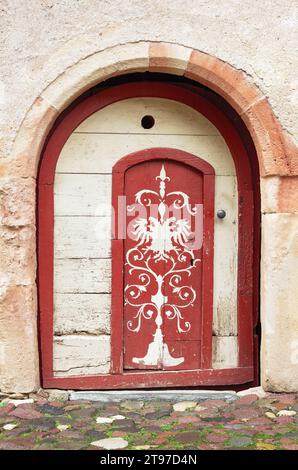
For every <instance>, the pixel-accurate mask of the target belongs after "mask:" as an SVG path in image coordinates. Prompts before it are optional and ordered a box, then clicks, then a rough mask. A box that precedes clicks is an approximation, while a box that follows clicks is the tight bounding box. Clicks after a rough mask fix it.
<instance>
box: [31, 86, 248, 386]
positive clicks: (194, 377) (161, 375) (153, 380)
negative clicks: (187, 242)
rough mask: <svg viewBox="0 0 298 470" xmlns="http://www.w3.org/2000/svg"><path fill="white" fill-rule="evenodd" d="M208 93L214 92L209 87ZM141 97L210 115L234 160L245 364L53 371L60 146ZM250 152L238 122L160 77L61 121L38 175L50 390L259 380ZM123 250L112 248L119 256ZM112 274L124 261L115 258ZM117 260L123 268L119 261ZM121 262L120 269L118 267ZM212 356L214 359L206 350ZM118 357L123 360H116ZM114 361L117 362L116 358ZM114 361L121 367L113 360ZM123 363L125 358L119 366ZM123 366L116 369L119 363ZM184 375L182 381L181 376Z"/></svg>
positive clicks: (42, 322) (44, 366)
mask: <svg viewBox="0 0 298 470" xmlns="http://www.w3.org/2000/svg"><path fill="white" fill-rule="evenodd" d="M206 96H207V93H206ZM135 97H158V98H166V99H171V100H175V101H179V102H181V103H184V104H186V105H188V106H190V107H192V108H194V109H195V110H197V111H199V112H200V113H201V114H203V115H204V116H205V117H206V118H207V119H208V120H209V121H210V122H212V123H213V124H214V125H215V127H217V129H218V130H219V132H220V133H221V134H222V136H223V138H224V139H225V141H226V143H227V145H228V147H229V149H230V152H231V154H232V157H233V159H234V163H235V167H236V174H237V180H238V198H239V243H238V344H239V363H238V367H235V368H230V369H211V368H210V365H209V366H208V367H207V368H205V369H200V370H199V371H154V372H152V373H151V374H150V378H149V377H148V375H149V374H148V371H145V372H138V371H136V372H124V373H123V374H122V373H111V374H105V375H96V376H73V377H54V372H53V335H54V323H53V261H54V256H53V242H54V234H53V227H54V178H55V169H56V164H57V161H58V158H59V155H60V152H61V150H62V148H63V146H64V144H65V142H66V141H67V139H68V137H69V136H70V135H71V133H72V132H73V131H74V129H75V128H76V127H77V126H78V125H79V124H80V123H81V122H82V121H84V120H85V119H86V118H87V117H89V116H90V115H91V114H93V113H95V112H96V111H99V110H100V109H102V108H104V107H105V106H108V105H109V104H112V103H114V102H116V101H121V100H124V99H128V98H135ZM252 176H253V175H252V171H251V167H250V162H249V153H248V151H247V150H246V146H245V145H244V143H243V140H242V138H241V136H240V135H239V133H238V130H237V129H236V127H235V126H234V125H233V124H232V122H231V120H230V119H229V118H228V117H227V116H226V115H225V114H224V113H223V111H221V110H220V109H219V108H218V107H217V106H215V105H214V104H213V103H212V102H211V101H210V100H209V99H208V98H206V97H205V96H202V94H200V95H199V94H196V93H194V92H193V91H191V89H187V88H183V87H180V86H177V85H172V84H169V83H160V82H141V83H128V84H123V85H118V86H114V87H113V88H108V89H105V90H103V91H100V92H98V93H97V94H95V95H91V96H89V97H87V98H86V99H84V100H83V101H81V102H79V103H78V104H77V105H76V106H72V107H70V110H69V112H68V113H67V114H65V116H64V118H63V120H58V121H57V125H56V126H54V128H53V130H52V132H51V134H50V136H49V138H48V140H47V142H46V144H45V147H44V150H43V153H42V157H41V161H40V167H39V174H38V206H37V227H38V297H39V327H40V328H39V329H40V351H41V371H42V384H43V386H44V387H47V388H51V387H52V388H66V389H69V388H73V389H96V388H97V389H113V388H138V387H163V386H166V387H172V386H184V387H186V386H219V385H235V384H244V383H248V382H252V381H253V379H254V363H253V348H254V345H253V300H254V286H256V281H255V280H254V273H256V272H257V270H256V271H254V267H253V261H254V257H253V249H254V231H253V229H254V193H253V191H254V183H253V178H252ZM115 250H116V253H117V249H116V247H115V244H114V247H113V255H114V254H115ZM112 264H113V269H114V271H113V273H115V274H114V275H115V276H117V274H116V273H117V269H120V267H119V263H116V262H115V256H113V262H112ZM115 265H116V266H115ZM117 266H118V267H117ZM207 357H210V356H209V355H208V354H207ZM116 362H117V361H116ZM113 363H114V361H113ZM113 367H115V365H114V366H113ZM118 369H119V364H118ZM116 370H117V367H116ZM176 374H179V380H177V375H176Z"/></svg>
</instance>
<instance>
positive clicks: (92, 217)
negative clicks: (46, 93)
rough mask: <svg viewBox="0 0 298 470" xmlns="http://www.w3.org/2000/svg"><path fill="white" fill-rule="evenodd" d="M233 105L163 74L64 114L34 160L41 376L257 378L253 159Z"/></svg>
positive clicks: (113, 383) (119, 382) (202, 382)
mask: <svg viewBox="0 0 298 470" xmlns="http://www.w3.org/2000/svg"><path fill="white" fill-rule="evenodd" d="M211 98H212V99H211ZM229 112H230V111H229ZM231 116H232V115H229V113H225V112H223V111H222V110H221V108H220V107H219V106H217V105H216V99H215V98H214V97H210V92H206V91H205V90H202V89H201V90H199V91H196V92H195V91H194V89H191V88H186V87H181V86H177V85H171V84H168V83H158V82H156V83H142V84H138V83H132V84H123V85H118V86H114V87H112V88H107V89H104V90H100V91H98V92H97V93H95V94H93V93H91V94H90V96H87V97H85V98H84V99H82V100H81V101H80V102H78V103H77V104H76V105H74V106H72V107H71V108H70V110H68V111H67V112H66V113H65V115H64V116H63V117H60V118H59V120H57V123H56V124H55V126H54V128H53V130H52V132H51V134H50V136H49V138H48V140H47V142H46V144H45V148H44V151H43V155H42V159H41V164H40V168H39V174H38V289H39V291H38V294H39V319H40V350H41V364H42V383H43V386H44V387H48V388H50V387H54V388H68V389H69V388H74V389H114V388H134V387H136V388H137V387H174V386H185V387H187V386H222V385H225V386H227V385H229V386H231V385H237V384H252V383H253V381H254V378H255V371H256V370H257V369H256V363H257V341H256V335H255V330H254V329H255V327H256V325H257V320H258V315H257V313H258V300H257V299H258V212H257V211H258V195H257V193H256V191H255V188H256V182H255V181H256V180H254V175H255V173H256V170H255V168H256V165H255V163H254V161H253V158H252V156H251V155H252V154H253V150H252V146H251V143H250V141H249V139H248V138H247V135H246V137H245V138H244V137H243V136H242V134H241V132H242V131H240V130H239V129H242V128H241V125H240V124H239V123H237V126H238V127H237V126H236V124H235V123H236V121H235V119H234V118H233V117H231ZM111 201H112V208H113V214H114V227H113V237H111V234H110V227H111V216H110V215H111V213H110V211H111ZM127 209H128V210H127ZM138 211H139V213H138ZM103 233H105V234H108V237H106V238H103V237H101V236H99V235H102V234H103Z"/></svg>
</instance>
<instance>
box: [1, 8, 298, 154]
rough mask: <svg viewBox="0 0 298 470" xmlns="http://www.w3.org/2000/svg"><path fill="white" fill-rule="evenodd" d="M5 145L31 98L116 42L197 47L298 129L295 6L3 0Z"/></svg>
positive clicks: (294, 130) (293, 129)
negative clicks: (251, 85)
mask: <svg viewBox="0 0 298 470" xmlns="http://www.w3.org/2000/svg"><path fill="white" fill-rule="evenodd" d="M0 4H1V10H0V15H1V25H2V26H1V30H2V38H1V49H2V50H1V55H2V66H1V69H2V70H1V76H2V77H1V80H2V85H1V87H2V106H3V107H4V110H3V112H2V114H1V117H2V120H3V129H2V138H3V150H5V149H6V150H7V149H9V148H10V145H11V140H12V139H13V138H14V136H15V133H16V131H17V129H18V127H19V125H20V123H21V121H22V119H23V118H24V114H25V112H26V110H27V109H28V108H29V107H30V105H31V104H32V102H33V101H34V99H35V98H36V96H38V95H39V94H40V93H41V91H42V90H43V89H44V88H45V87H46V85H48V84H49V83H50V82H51V81H53V80H54V79H55V78H56V77H57V76H58V75H59V74H61V73H62V72H63V71H64V70H65V69H66V68H67V67H70V66H72V65H73V64H74V63H76V62H78V61H79V60H80V59H81V58H83V57H87V56H89V55H90V54H92V53H94V51H98V50H102V49H106V48H107V47H110V46H113V45H115V44H118V43H125V42H130V41H132V42H134V41H140V40H149V41H166V42H173V43H176V44H182V45H185V46H188V47H192V48H196V49H199V50H201V51H204V52H207V53H209V54H211V55H214V56H216V57H219V58H221V59H222V60H224V61H227V62H228V63H230V64H231V65H233V66H234V67H236V68H238V69H241V70H244V71H245V72H246V73H247V74H249V75H251V77H252V78H253V80H254V82H255V83H256V84H257V85H258V86H259V87H260V88H261V89H262V91H263V93H264V94H266V95H267V96H268V97H269V100H270V103H271V105H272V106H273V109H274V111H275V113H276V115H277V116H278V117H279V118H280V121H281V123H282V125H283V126H284V127H285V128H286V129H287V131H288V132H289V133H290V134H292V135H293V136H295V135H296V138H297V135H298V132H297V130H298V116H297V114H298V110H297V73H296V71H297V66H298V64H297V62H298V57H297V54H295V53H294V51H295V49H297V43H298V38H297V36H298V31H297V20H298V19H297V15H298V13H297V4H296V2H293V1H291V0H276V1H273V0H264V1H262V2H260V1H259V0H229V1H222V0H163V1H160V0H150V1H145V0H124V1H123V0H122V1H120V0H77V1H73V0H22V1H19V0H1V2H0Z"/></svg>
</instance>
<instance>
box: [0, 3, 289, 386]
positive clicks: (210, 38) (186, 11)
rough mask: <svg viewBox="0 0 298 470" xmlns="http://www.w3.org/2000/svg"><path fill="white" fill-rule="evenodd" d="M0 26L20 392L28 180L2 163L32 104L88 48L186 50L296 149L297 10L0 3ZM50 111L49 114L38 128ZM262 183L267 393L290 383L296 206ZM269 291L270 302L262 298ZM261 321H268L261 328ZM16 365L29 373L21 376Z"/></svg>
mask: <svg viewBox="0 0 298 470" xmlns="http://www.w3.org/2000/svg"><path fill="white" fill-rule="evenodd" d="M0 21H1V28H0V29H1V38H0V44H1V46H0V47H1V82H0V108H1V109H0V139H1V140H0V196H1V200H0V210H1V211H2V218H1V221H0V230H1V258H0V259H1V261H0V263H1V265H0V272H1V274H0V293H1V295H2V298H1V301H2V305H3V307H2V310H0V346H1V347H0V388H1V387H2V388H3V389H6V390H17V389H19V390H22V391H30V390H31V389H32V388H34V387H36V386H37V385H38V380H37V377H38V364H37V362H36V364H34V367H31V366H32V361H34V360H35V361H37V359H36V350H37V344H36V334H35V329H34V327H33V326H32V325H34V324H35V323H34V322H35V316H36V300H35V299H36V295H35V293H36V290H35V270H34V266H35V256H34V245H35V238H34V237H35V215H34V210H35V205H34V204H33V203H32V201H34V187H35V181H34V178H32V177H31V176H30V177H29V176H27V175H26V176H24V174H22V175H21V174H20V173H19V168H17V167H16V166H14V167H9V165H6V164H5V162H6V161H7V160H8V159H9V157H10V154H11V150H12V146H13V143H14V141H15V139H16V137H17V135H18V130H19V128H20V126H21V125H22V122H23V120H24V117H25V115H26V113H27V112H28V110H29V109H30V108H31V106H32V104H33V103H34V102H35V101H36V99H37V98H38V97H39V96H40V94H41V93H42V92H43V90H44V89H45V88H46V87H47V86H48V85H49V84H50V83H52V82H54V81H55V80H56V79H57V77H59V76H61V75H62V73H63V72H64V71H65V70H69V69H70V68H71V67H72V66H73V65H74V64H77V63H78V62H80V61H82V60H86V61H87V58H88V57H90V56H92V54H94V53H95V52H97V51H101V50H105V49H111V48H112V47H113V46H114V45H117V44H125V43H128V42H137V43H138V42H140V41H149V42H154V41H155V42H159V41H164V42H169V43H173V44H178V45H179V44H180V45H184V46H188V47H191V48H195V49H197V50H200V51H203V52H205V53H207V54H210V55H212V56H214V57H218V58H220V59H221V60H223V61H226V62H227V63H229V64H230V65H232V66H233V67H234V68H236V69H238V70H243V71H244V72H245V73H246V74H247V76H248V77H249V78H250V79H251V80H252V81H253V82H254V83H255V84H256V85H257V86H258V87H259V88H260V90H261V91H262V92H263V94H264V95H265V96H267V98H268V99H269V102H270V104H271V106H272V108H273V111H274V113H275V115H276V116H277V117H278V119H279V122H280V123H281V125H282V127H283V128H284V129H286V132H287V133H288V134H289V135H291V136H292V138H293V139H294V140H295V139H296V142H297V135H298V134H297V127H298V124H297V123H298V119H297V117H298V109H297V78H296V77H297V72H296V71H297V65H298V64H297V61H298V56H297V54H295V50H296V49H297V42H298V41H297V34H298V33H297V7H296V5H295V2H293V1H291V0H277V1H275V2H273V1H272V0H264V1H263V2H260V1H259V0H230V1H229V2H228V3H226V2H223V1H222V0H208V1H205V0H183V1H182V0H171V1H169V0H163V1H159V0H151V1H150V2H149V1H146V0H142V1H141V0H125V1H122V2H120V1H118V0H110V1H103V0H97V1H96V0H77V1H72V0H57V1H55V0H32V1H29V0H23V1H21V2H20V1H19V0H0ZM116 59H117V58H116V57H115V62H116ZM43 106H46V103H45V102H40V109H41V108H42V107H43ZM51 113H52V115H51ZM54 114H55V111H54V109H53V108H52V111H51V109H50V107H49V112H48V114H47V119H48V121H49V122H50V121H51V118H52V117H53V115H54ZM27 124H28V123H27ZM28 125H29V126H30V122H29V124H28ZM33 125H36V122H34V116H33ZM268 125H270V122H269V121H268ZM36 132H37V134H38V129H37V131H36ZM37 134H36V135H37ZM23 164H24V165H26V163H23ZM28 164H29V165H31V162H29V163H28ZM296 166H297V163H296ZM283 174H288V173H283ZM20 175H21V177H20ZM270 175H271V176H270V177H267V178H266V179H264V180H263V181H262V212H263V231H264V232H263V234H264V236H263V261H262V263H263V264H262V276H263V281H262V289H263V290H262V295H263V298H262V310H263V313H262V320H263V334H264V335H265V341H263V351H262V361H263V364H264V367H263V370H262V377H263V384H264V385H265V386H266V387H267V388H268V389H275V390H287V389H288V390H290V389H291V390H293V389H295V388H296V389H297V387H298V383H297V377H298V373H297V368H298V359H297V354H298V353H297V350H298V346H297V341H298V332H297V323H295V321H294V318H297V313H296V311H295V309H297V303H298V302H297V300H296V301H295V295H296V291H297V289H296V291H295V285H293V291H294V292H291V293H290V288H291V287H290V288H289V286H290V283H289V282H288V281H287V279H288V277H289V276H290V273H291V272H293V273H294V269H295V266H294V263H295V253H296V251H295V250H297V249H296V248H295V246H297V245H295V238H294V236H293V233H295V224H296V223H297V222H296V218H297V215H296V216H295V215H294V214H288V212H292V211H293V212H294V211H295V209H296V210H297V205H296V204H297V198H295V197H293V194H294V191H295V188H297V178H296V179H295V178H292V177H291V178H290V177H289V178H288V177H284V178H282V179H281V178H278V177H276V176H275V175H276V173H274V172H272V173H270ZM272 227H275V230H272ZM284 231H285V232H286V233H287V237H283V235H282V233H283V232H284ZM278 237H281V240H280V241H278V240H279V238H278ZM272 240H273V242H272ZM287 240H288V243H286V241H287ZM282 241H283V243H282ZM269 243H270V245H268V244H269ZM296 243H297V242H296ZM296 269H297V267H296ZM269 271H270V272H273V273H274V276H273V277H272V278H271V277H270V275H269ZM285 273H286V276H285ZM293 276H294V274H291V276H290V279H291V280H292V279H293V278H294V277H293ZM272 281H274V282H273V283H272ZM273 284H274V285H273ZM273 291H275V292H276V293H277V295H278V298H279V300H280V302H281V303H279V302H273V301H272V292H273ZM278 293H279V294H278ZM269 301H270V302H269ZM7 306H9V308H8V307H7ZM295 315H296V317H295ZM268 317H269V320H270V319H274V321H273V322H271V323H270V321H269V323H268V322H267V319H268ZM289 333H291V340H288V336H287V335H288V334H289ZM7 338H10V339H11V344H9V345H8V343H7ZM18 338H20V339H19V340H18ZM283 345H284V347H285V346H287V347H286V348H285V349H284V350H283V351H282V354H279V356H278V357H279V358H280V360H281V361H282V364H279V362H278V361H276V360H275V358H274V357H273V356H272V351H273V350H275V351H276V354H278V351H279V350H280V348H282V347H283ZM22 357H26V358H27V359H28V360H26V361H24V360H22ZM16 358H18V359H17V360H16ZM30 358H33V359H32V360H31V359H30ZM271 358H272V359H271ZM25 363H26V364H30V367H31V371H30V369H28V370H26V368H25V369H24V364H25ZM28 367H29V366H28ZM33 369H34V370H35V376H32V370H33ZM12 370H13V371H14V374H13V375H12V374H11V371H12ZM20 377H22V381H21V382H20ZM289 377H291V379H289Z"/></svg>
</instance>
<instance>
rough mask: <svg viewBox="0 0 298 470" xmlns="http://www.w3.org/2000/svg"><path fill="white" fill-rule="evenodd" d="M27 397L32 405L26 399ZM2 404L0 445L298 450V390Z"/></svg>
mask: <svg viewBox="0 0 298 470" xmlns="http://www.w3.org/2000/svg"><path fill="white" fill-rule="evenodd" d="M28 401H29V403H28ZM30 401H32V400H30V399H29V400H27V403H26V402H20V401H18V400H15V401H11V400H9V398H6V399H4V400H2V401H1V402H0V449H7V450H16V449H20V450H21V449H22V450H23V449H35V450H45V449H52V450H58V449H73V450H76V449H86V450H100V449H148V450H149V449H167V450H169V449H184V450H191V449H202V450H203V449H206V450H207V449H208V450H209V449H256V450H272V449H287V450H298V429H297V423H298V414H297V412H298V396H295V395H294V394H267V395H266V396H265V397H264V398H258V396H256V395H253V394H252V395H246V396H242V397H239V396H236V395H235V400H233V401H226V400H210V399H207V400H200V401H198V402H190V401H187V402H179V403H175V402H166V401H153V402H149V401H148V402H143V401H136V400H135V401H122V402H120V403H101V402H91V401H84V400H76V401H65V402H63V401H48V400H47V399H45V398H41V397H37V399H35V400H34V402H33V403H32V402H31V403H30Z"/></svg>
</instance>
